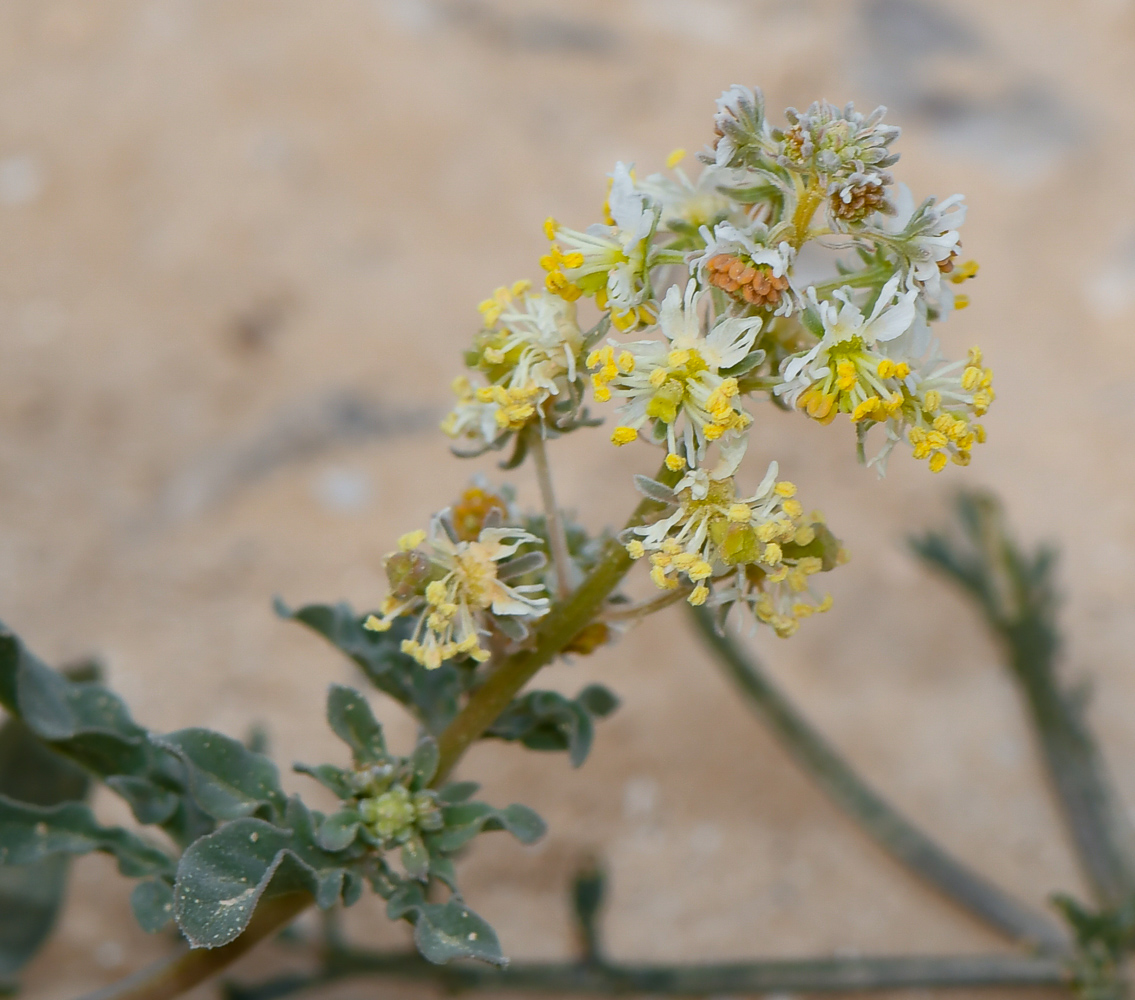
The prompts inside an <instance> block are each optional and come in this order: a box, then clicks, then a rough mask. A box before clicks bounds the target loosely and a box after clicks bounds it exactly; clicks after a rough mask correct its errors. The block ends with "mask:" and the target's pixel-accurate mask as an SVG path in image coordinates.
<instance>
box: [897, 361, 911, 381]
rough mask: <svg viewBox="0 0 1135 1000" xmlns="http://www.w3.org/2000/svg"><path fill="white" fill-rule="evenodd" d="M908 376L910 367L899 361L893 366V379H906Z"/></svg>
mask: <svg viewBox="0 0 1135 1000" xmlns="http://www.w3.org/2000/svg"><path fill="white" fill-rule="evenodd" d="M909 374H910V365H908V364H907V363H906V362H905V361H900V362H899V363H898V364H897V365H895V378H906V377H907V376H908V375H909Z"/></svg>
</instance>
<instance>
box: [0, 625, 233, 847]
mask: <svg viewBox="0 0 1135 1000" xmlns="http://www.w3.org/2000/svg"><path fill="white" fill-rule="evenodd" d="M0 704H3V706H4V707H5V708H7V709H8V711H10V712H11V713H12V714H13V715H15V716H17V717H19V718H21V719H22V720H23V722H24V723H25V724H26V725H27V726H28V728H29V730H30V731H31V732H32V733H33V734H34V735H35V736H36V737H37V738H38V739H40V740H42V741H43V742H44V743H45V744H47V746H49V747H50V748H51V750H53V751H55V752H57V753H59V754H61V755H62V756H64V757H67V758H68V759H69V760H72V761H74V762H75V763H76V764H79V765H80V766H81V767H82V768H84V769H85V770H87V771H90V772H93V773H94V774H96V775H98V776H99V777H101V778H103V779H104V780H106V781H107V783H108V785H110V787H111V788H113V789H114V790H115V791H117V792H118V793H119V794H121V795H123V796H124V798H126V800H127V801H128V802H129V803H130V805H131V807H132V808H133V809H134V813H135V816H136V817H137V818H138V820H139V821H140V822H143V823H151V822H153V823H160V825H161V826H162V828H163V829H164V830H165V831H166V832H167V833H168V834H169V835H170V836H171V837H172V838H173V839H174V840H175V841H176V842H177V843H179V844H182V845H184V844H187V843H189V842H190V841H192V840H193V839H195V838H196V837H198V836H200V835H201V834H203V833H207V832H208V831H209V830H210V829H212V825H213V824H212V820H211V819H210V818H209V817H208V816H206V815H205V814H204V813H203V812H202V811H201V810H200V809H199V808H198V807H197V805H196V804H195V803H194V802H193V801H192V800H190V799H189V798H188V796H187V795H186V794H185V793H186V777H185V768H184V766H183V765H182V763H181V762H180V761H179V760H178V759H177V757H176V756H174V755H173V754H172V753H171V752H170V751H168V750H165V749H162V748H160V747H158V746H156V745H154V744H152V743H151V742H150V741H149V739H148V737H149V734H148V733H147V732H146V730H145V729H143V728H142V727H141V726H139V725H137V724H136V723H135V722H134V721H133V720H132V719H131V718H130V714H129V712H128V711H127V709H126V706H125V705H124V704H123V703H122V701H121V700H120V699H119V698H118V697H117V696H116V695H114V694H112V693H111V692H110V691H108V690H107V689H106V688H104V687H102V686H101V685H99V684H97V683H94V682H93V681H72V680H68V679H67V678H66V677H64V676H63V675H62V674H59V673H57V672H56V671H54V670H52V669H51V668H50V667H48V666H46V665H45V664H44V663H42V662H41V661H40V660H38V659H37V658H36V657H35V656H33V655H32V654H31V653H30V652H29V651H28V649H27V648H26V647H25V646H24V645H23V643H22V642H20V640H19V639H18V638H17V637H16V636H15V635H14V634H12V633H11V632H10V631H8V630H7V629H6V628H4V626H3V625H0ZM111 779H114V780H111ZM171 795H172V796H174V799H173V800H171V798H170V796H171ZM171 801H173V803H174V804H173V808H172V810H171V809H170V804H171Z"/></svg>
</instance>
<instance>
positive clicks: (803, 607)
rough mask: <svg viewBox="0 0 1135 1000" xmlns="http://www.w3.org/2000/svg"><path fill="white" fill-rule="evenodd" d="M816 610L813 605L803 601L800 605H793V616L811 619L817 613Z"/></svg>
mask: <svg viewBox="0 0 1135 1000" xmlns="http://www.w3.org/2000/svg"><path fill="white" fill-rule="evenodd" d="M815 610H816V609H815V608H814V607H812V605H811V604H805V603H804V602H803V601H801V602H800V603H799V604H793V605H792V614H793V615H795V616H796V617H797V618H809V617H811V615H812V614H813V612H815Z"/></svg>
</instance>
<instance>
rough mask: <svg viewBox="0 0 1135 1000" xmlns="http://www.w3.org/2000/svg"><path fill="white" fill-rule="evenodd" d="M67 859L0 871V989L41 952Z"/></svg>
mask: <svg viewBox="0 0 1135 1000" xmlns="http://www.w3.org/2000/svg"><path fill="white" fill-rule="evenodd" d="M67 869H68V858H67V857H66V855H62V854H56V855H53V856H52V857H49V858H43V859H41V860H40V861H36V862H32V863H31V864H26V865H19V866H17V867H13V868H7V867H0V987H2V986H3V985H7V984H9V983H10V982H11V980H12V978H13V977H14V976H15V975H16V973H18V972H19V971H20V969H22V968H23V967H24V966H25V965H26V964H27V963H28V962H29V961H30V960H31V959H32V958H33V957H34V956H35V954H36V953H37V952H38V951H39V950H40V948H41V947H42V946H43V944H44V942H45V941H46V940H47V938H48V936H49V935H50V934H51V931H52V928H53V927H54V926H55V921H56V919H57V917H58V915H59V908H60V906H61V904H62V902H63V894H64V890H65V889H66V887H67Z"/></svg>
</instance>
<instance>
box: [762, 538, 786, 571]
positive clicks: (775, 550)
mask: <svg viewBox="0 0 1135 1000" xmlns="http://www.w3.org/2000/svg"><path fill="white" fill-rule="evenodd" d="M783 558H784V553H783V552H781V549H780V546H779V545H777V544H776V542H769V543H768V545H766V546H765V550H764V552H763V553H762V555H761V560H762V561H763V562H766V563H768V564H769V565H770V566H775V565H776V564H777V563H779V562H780V561H781V560H782V559H783Z"/></svg>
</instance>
